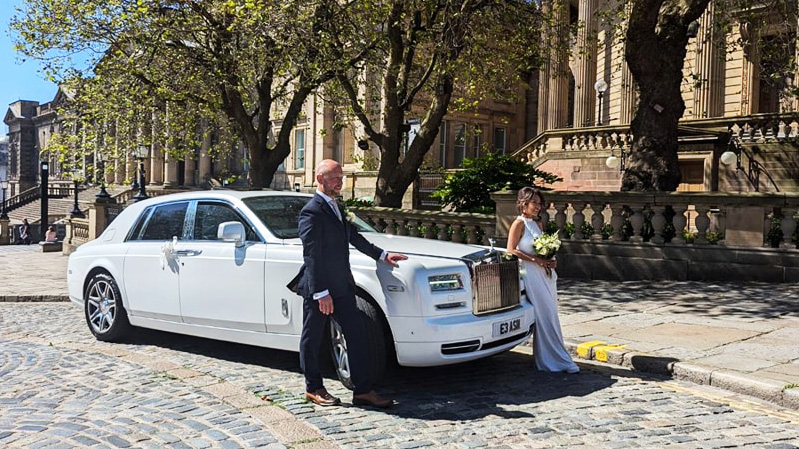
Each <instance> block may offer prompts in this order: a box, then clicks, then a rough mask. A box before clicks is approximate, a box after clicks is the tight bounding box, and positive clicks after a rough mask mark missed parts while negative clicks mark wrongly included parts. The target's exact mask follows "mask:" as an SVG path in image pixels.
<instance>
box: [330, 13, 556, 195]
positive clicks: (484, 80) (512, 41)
mask: <svg viewBox="0 0 799 449" xmlns="http://www.w3.org/2000/svg"><path fill="white" fill-rule="evenodd" d="M364 12H365V13H366V14H367V15H366V16H365V18H364V20H363V21H364V22H365V23H376V24H381V26H380V27H378V28H375V30H378V31H379V33H377V34H376V37H377V43H376V49H375V51H373V52H371V53H370V54H369V56H368V57H367V58H365V59H364V60H363V62H362V63H359V64H357V66H356V68H355V69H351V70H346V71H340V72H339V73H338V74H337V76H336V79H335V82H334V83H332V84H331V85H330V86H329V91H328V95H329V99H330V101H331V102H338V104H339V105H346V107H347V108H348V109H349V113H350V116H351V117H352V121H353V122H356V123H357V124H358V125H359V126H360V128H362V130H363V131H362V132H363V134H364V138H365V140H368V141H371V143H372V144H373V145H374V146H376V147H377V148H378V149H379V160H380V165H379V168H378V173H377V181H376V186H375V204H376V205H378V206H384V207H400V206H401V204H402V197H403V195H404V193H405V191H406V190H407V188H408V186H409V185H410V184H411V183H412V182H413V180H414V179H415V178H416V176H417V173H418V171H419V168H420V167H421V165H422V164H423V161H424V156H425V154H427V152H428V151H429V149H430V147H431V145H432V144H433V142H435V139H436V135H437V134H438V131H439V128H440V126H441V123H442V120H443V118H444V116H445V114H446V113H447V111H448V109H450V107H451V106H455V107H457V108H460V109H462V110H471V111H476V110H477V105H478V104H479V103H480V101H481V100H483V99H485V98H489V97H490V98H500V99H501V98H504V99H511V100H512V99H514V95H518V94H519V93H520V91H519V90H517V89H515V88H508V86H520V87H521V86H523V82H524V81H526V80H527V78H526V77H527V76H528V75H529V74H530V72H531V68H532V66H534V65H535V64H536V63H537V61H538V52H537V49H538V42H539V41H540V39H539V35H538V30H539V29H540V25H541V21H542V18H541V12H540V10H539V8H538V7H537V5H536V3H535V2H529V1H513V0H512V1H505V0H441V1H436V2H432V1H428V0H390V1H386V2H383V3H382V7H381V8H374V9H371V10H368V11H364ZM453 109H454V108H453ZM408 117H419V118H420V125H419V126H420V127H419V130H418V132H417V133H416V136H415V138H414V139H413V141H412V142H411V144H410V146H409V147H408V148H407V149H405V151H403V150H404V146H405V135H404V132H405V131H407V128H406V127H407V125H406V119H407V118H408Z"/></svg>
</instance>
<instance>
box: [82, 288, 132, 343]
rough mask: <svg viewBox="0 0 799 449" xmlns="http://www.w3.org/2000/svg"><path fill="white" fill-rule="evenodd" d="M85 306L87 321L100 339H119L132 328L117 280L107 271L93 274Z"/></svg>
mask: <svg viewBox="0 0 799 449" xmlns="http://www.w3.org/2000/svg"><path fill="white" fill-rule="evenodd" d="M84 298H85V301H84V306H83V311H84V314H85V315H86V323H87V324H88V325H89V330H90V331H91V332H92V334H94V336H95V338H97V339H98V340H100V341H111V342H113V341H119V340H121V339H122V338H124V337H125V336H127V335H128V334H130V332H131V330H132V326H131V325H130V322H129V321H128V313H127V312H126V311H125V307H124V306H123V305H122V295H121V294H120V292H119V286H117V283H116V281H115V280H114V278H113V277H111V276H110V275H109V274H107V273H97V274H95V275H94V276H92V278H91V280H90V281H89V285H88V286H87V287H86V293H85V295H84Z"/></svg>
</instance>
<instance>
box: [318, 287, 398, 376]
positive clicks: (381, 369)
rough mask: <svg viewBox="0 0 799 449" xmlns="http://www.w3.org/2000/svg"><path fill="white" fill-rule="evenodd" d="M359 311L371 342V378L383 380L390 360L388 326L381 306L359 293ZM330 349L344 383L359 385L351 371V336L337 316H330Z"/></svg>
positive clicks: (334, 364) (337, 372) (369, 345)
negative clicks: (387, 341) (348, 344)
mask: <svg viewBox="0 0 799 449" xmlns="http://www.w3.org/2000/svg"><path fill="white" fill-rule="evenodd" d="M355 302H356V305H357V307H358V312H359V315H360V317H361V319H362V320H363V323H364V334H365V335H364V336H365V337H366V338H365V341H367V342H368V345H367V348H366V350H367V354H368V355H367V357H368V360H369V361H368V363H369V372H370V378H371V380H372V381H373V382H376V381H379V380H380V379H382V378H383V376H384V375H385V373H386V363H387V360H388V359H387V356H388V352H387V350H386V330H387V329H385V327H384V324H383V317H382V315H381V314H380V313H379V312H378V310H377V308H376V307H375V306H374V305H373V304H372V303H370V302H369V301H367V300H366V299H364V298H362V297H360V296H357V295H356V296H355ZM330 353H331V356H332V359H333V368H334V369H335V370H336V375H337V376H338V378H339V380H340V381H341V383H342V384H343V385H344V386H345V387H347V388H349V389H350V390H353V389H354V388H355V385H353V383H352V376H351V373H350V365H349V354H348V351H347V340H346V339H345V338H344V333H343V332H342V331H341V326H339V324H338V323H337V322H336V320H335V319H332V318H331V320H330Z"/></svg>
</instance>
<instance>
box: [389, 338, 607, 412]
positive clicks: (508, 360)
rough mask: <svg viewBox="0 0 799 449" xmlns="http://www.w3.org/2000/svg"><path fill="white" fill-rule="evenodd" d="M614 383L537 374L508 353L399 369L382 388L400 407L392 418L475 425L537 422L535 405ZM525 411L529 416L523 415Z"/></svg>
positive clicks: (524, 358) (528, 361)
mask: <svg viewBox="0 0 799 449" xmlns="http://www.w3.org/2000/svg"><path fill="white" fill-rule="evenodd" d="M615 383H616V380H615V379H613V378H612V377H610V376H608V375H606V374H602V373H599V372H594V371H590V370H586V369H585V368H583V371H581V372H580V373H579V374H567V373H546V372H541V371H538V370H536V368H535V364H534V362H533V358H532V356H531V355H527V354H522V353H518V352H511V351H508V352H505V353H502V354H498V355H495V356H493V357H489V358H485V359H480V360H476V361H472V362H467V363H462V364H458V365H448V366H441V367H432V368H404V367H397V368H395V369H393V370H392V371H391V372H390V373H389V375H388V376H387V377H386V378H385V379H384V380H383V381H382V382H381V383H380V386H379V387H380V388H379V391H380V392H381V394H385V395H386V396H389V397H392V398H394V399H395V400H396V401H397V405H396V406H395V407H394V408H392V409H391V410H389V411H388V412H387V413H390V414H393V415H397V416H400V417H408V418H416V419H425V420H437V419H444V420H470V419H478V418H484V417H486V416H489V415H493V416H497V417H502V418H520V417H532V416H534V415H533V414H532V413H530V412H529V411H527V410H529V405H531V404H542V403H546V402H548V401H552V400H556V399H563V398H568V397H575V398H578V397H583V396H587V395H590V394H592V393H594V392H596V391H599V390H602V389H605V388H609V387H611V386H612V385H613V384H615ZM522 409H524V410H522Z"/></svg>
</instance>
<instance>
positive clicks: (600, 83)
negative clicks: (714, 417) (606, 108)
mask: <svg viewBox="0 0 799 449" xmlns="http://www.w3.org/2000/svg"><path fill="white" fill-rule="evenodd" d="M594 90H595V91H596V95H597V97H598V99H599V112H598V113H597V115H596V126H602V97H603V96H604V95H605V92H607V90H608V83H606V82H605V80H604V79H601V78H600V79H599V80H597V82H596V83H594Z"/></svg>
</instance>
